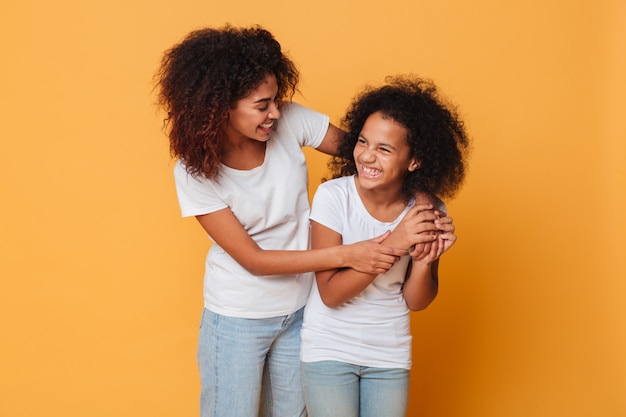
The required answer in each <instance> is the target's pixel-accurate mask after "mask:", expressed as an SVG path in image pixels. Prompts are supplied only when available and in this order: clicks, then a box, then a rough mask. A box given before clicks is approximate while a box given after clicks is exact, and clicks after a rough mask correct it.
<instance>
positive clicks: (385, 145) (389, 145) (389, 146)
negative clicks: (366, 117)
mask: <svg viewBox="0 0 626 417" xmlns="http://www.w3.org/2000/svg"><path fill="white" fill-rule="evenodd" d="M359 138H361V139H365V140H366V141H368V140H367V138H366V137H365V136H363V134H361V133H359ZM368 142H369V141H368ZM378 146H383V147H385V148H391V149H393V150H395V149H396V147H395V146H393V145H391V144H389V143H379V144H378Z"/></svg>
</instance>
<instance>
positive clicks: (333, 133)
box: [316, 123, 346, 156]
mask: <svg viewBox="0 0 626 417" xmlns="http://www.w3.org/2000/svg"><path fill="white" fill-rule="evenodd" d="M345 134H346V132H344V131H343V130H341V129H339V128H338V127H337V126H335V125H333V124H332V123H329V124H328V130H327V131H326V135H325V136H324V139H323V140H322V143H320V146H318V147H317V148H316V149H317V150H318V151H320V152H323V153H325V154H327V155H333V156H334V155H337V149H338V148H339V142H341V139H342V138H343V136H344V135H345Z"/></svg>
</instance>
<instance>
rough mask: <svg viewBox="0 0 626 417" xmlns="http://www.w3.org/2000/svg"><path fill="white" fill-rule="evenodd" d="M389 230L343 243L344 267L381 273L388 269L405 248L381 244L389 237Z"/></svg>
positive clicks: (369, 272) (367, 272)
mask: <svg viewBox="0 0 626 417" xmlns="http://www.w3.org/2000/svg"><path fill="white" fill-rule="evenodd" d="M390 234H391V232H385V233H384V234H382V235H380V236H378V237H375V238H374V239H370V240H365V241H362V242H357V243H353V244H350V245H344V246H343V247H342V248H343V250H345V255H344V257H345V267H349V268H352V269H354V270H356V271H359V272H363V273H366V274H375V275H378V274H383V273H385V272H387V271H388V270H389V268H391V267H392V266H393V265H394V264H395V263H396V262H397V261H398V260H399V259H400V257H401V256H402V255H405V254H406V251H405V250H402V249H396V248H393V247H391V246H387V245H386V244H382V242H384V241H385V239H387V238H388V237H389V235H390Z"/></svg>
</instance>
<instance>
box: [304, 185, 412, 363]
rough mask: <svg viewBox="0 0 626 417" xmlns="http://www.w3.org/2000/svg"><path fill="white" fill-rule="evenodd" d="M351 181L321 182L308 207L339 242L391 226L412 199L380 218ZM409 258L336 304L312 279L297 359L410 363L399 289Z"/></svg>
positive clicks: (407, 323)
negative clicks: (330, 304)
mask: <svg viewBox="0 0 626 417" xmlns="http://www.w3.org/2000/svg"><path fill="white" fill-rule="evenodd" d="M354 181H355V177H354V176H351V177H342V178H338V179H335V180H332V181H327V182H325V183H322V184H321V185H320V186H319V188H318V189H317V192H316V193H315V197H314V199H313V206H312V208H311V220H314V221H316V222H318V223H319V224H321V225H324V226H326V227H328V228H330V229H332V230H334V231H335V232H337V233H339V234H341V236H342V238H343V243H344V244H350V243H354V242H358V241H362V240H367V239H371V238H373V237H376V236H379V235H382V234H383V233H385V232H386V231H387V230H394V229H395V228H396V226H397V225H398V223H399V222H400V220H402V218H403V217H404V215H405V214H406V212H407V211H408V210H409V209H410V208H411V207H412V206H413V205H414V204H415V202H414V201H413V200H412V201H411V202H410V203H409V204H408V205H407V207H406V208H405V209H404V211H403V212H402V213H401V214H400V215H399V216H398V218H397V219H395V220H394V221H393V222H381V221H379V220H377V219H375V218H374V217H372V216H371V215H370V214H369V213H368V211H367V209H366V208H365V206H364V205H363V202H362V201H361V199H360V197H359V195H358V192H357V189H356V185H355V183H354ZM409 260H410V257H409V256H403V257H402V258H401V259H400V260H399V261H398V262H397V263H396V264H395V265H394V266H393V267H392V268H391V269H390V270H389V271H387V272H386V273H385V274H381V275H379V276H378V277H376V279H375V280H374V281H373V282H372V283H371V284H370V285H369V286H368V287H367V288H365V290H363V292H361V293H360V294H359V295H357V296H356V297H354V298H352V299H351V300H349V301H348V302H346V303H345V304H343V305H341V306H339V307H336V308H329V307H327V306H326V305H325V304H324V302H323V301H322V299H321V298H320V295H319V292H318V289H317V285H313V289H312V290H311V296H310V297H309V301H308V303H307V305H306V308H305V310H304V323H303V325H302V348H301V359H302V361H303V362H317V361H323V360H335V361H340V362H346V363H350V364H354V365H360V366H371V367H378V368H405V369H410V368H411V329H410V318H409V309H408V307H407V305H406V302H405V300H404V296H403V294H402V284H403V283H404V278H405V275H406V270H407V266H408V263H409Z"/></svg>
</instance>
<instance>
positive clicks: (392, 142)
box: [301, 77, 468, 417]
mask: <svg viewBox="0 0 626 417" xmlns="http://www.w3.org/2000/svg"><path fill="white" fill-rule="evenodd" d="M344 122H345V125H346V128H347V130H348V133H347V134H346V135H345V137H344V138H343V140H342V142H341V144H340V146H339V156H340V158H335V159H334V161H333V164H331V167H332V168H334V173H335V179H333V180H331V181H328V182H325V183H323V184H322V185H321V186H320V187H319V188H318V191H317V193H316V194H315V198H314V200H313V206H312V209H311V220H312V226H311V227H312V229H311V239H312V240H311V243H312V248H313V249H314V250H317V249H324V248H328V247H332V246H335V245H340V244H350V243H352V242H356V241H359V240H362V239H367V238H371V237H373V236H377V235H378V234H380V233H382V232H384V231H385V230H392V233H391V235H390V236H389V237H388V238H387V239H386V240H385V244H388V245H391V246H394V247H398V248H404V249H406V250H411V249H410V248H411V247H412V246H413V245H414V244H415V236H416V235H418V236H419V235H426V236H433V238H434V239H435V240H434V242H433V244H432V245H429V246H428V247H427V248H424V247H422V245H421V244H420V243H418V247H421V248H420V255H417V256H415V255H413V258H411V256H409V255H408V254H407V255H406V256H403V257H402V259H401V260H400V261H399V262H397V263H396V264H395V265H394V266H393V267H392V268H391V269H389V271H387V272H385V273H382V274H376V273H374V274H371V273H363V272H359V271H356V270H354V269H351V268H333V269H329V270H324V271H318V272H317V273H316V284H317V285H314V288H313V290H312V292H311V296H310V298H309V302H308V304H307V306H306V309H305V317H304V324H303V329H302V352H301V358H302V369H303V385H304V392H305V400H306V404H307V410H308V412H309V416H310V417H357V416H358V417H370V416H371V417H378V416H386V417H394V416H397V417H400V416H402V417H404V416H405V415H406V408H407V400H408V383H409V369H410V366H411V333H410V326H409V310H422V309H424V308H426V307H427V306H428V305H429V304H430V303H431V302H432V301H433V299H434V298H435V296H436V295H437V288H438V280H439V278H438V274H437V270H438V266H439V256H440V255H441V254H442V253H443V252H445V251H446V250H448V249H449V248H450V246H451V245H452V244H453V243H454V242H455V241H456V236H455V235H454V229H453V228H452V229H448V230H446V231H443V232H442V231H440V230H439V228H438V226H437V225H438V224H439V222H440V219H439V216H441V215H443V212H442V211H441V212H440V211H437V210H431V208H432V207H433V203H432V202H434V203H435V204H438V205H442V204H441V201H440V200H439V199H438V198H435V197H434V196H436V197H440V198H446V197H452V196H453V195H454V194H455V192H456V191H457V190H458V189H459V187H460V186H461V183H462V181H463V178H464V173H465V160H466V156H467V150H468V139H467V136H466V133H465V131H464V127H463V123H462V122H461V121H460V120H459V118H458V116H457V114H456V113H455V111H454V109H453V108H452V107H451V106H448V105H447V104H445V102H444V101H443V100H442V99H440V98H439V97H438V94H437V90H436V88H435V86H434V85H433V84H432V82H429V81H426V80H421V79H415V78H411V77H395V78H390V79H389V80H388V84H387V85H385V86H383V87H381V88H378V89H368V90H366V91H365V92H364V93H362V94H361V95H360V96H358V97H357V98H356V99H355V100H354V101H353V104H352V107H351V108H350V110H349V111H348V113H347V115H346V117H345V119H344ZM415 195H418V196H419V198H418V200H421V201H420V202H419V203H417V202H416V198H415V197H414V196H415ZM429 196H433V197H429ZM424 202H425V203H424ZM439 208H440V209H442V210H443V207H439Z"/></svg>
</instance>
